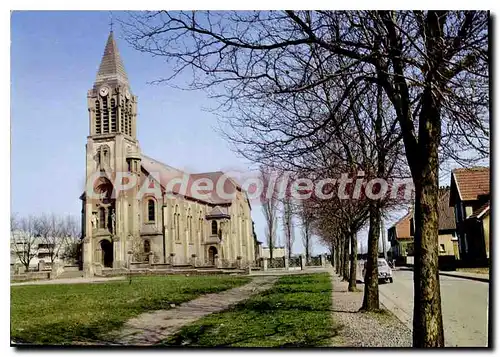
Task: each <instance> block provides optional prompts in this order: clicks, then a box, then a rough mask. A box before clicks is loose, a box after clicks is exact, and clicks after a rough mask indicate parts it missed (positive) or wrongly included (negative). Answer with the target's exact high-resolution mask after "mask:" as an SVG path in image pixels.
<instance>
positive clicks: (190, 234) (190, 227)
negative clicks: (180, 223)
mask: <svg viewBox="0 0 500 357" xmlns="http://www.w3.org/2000/svg"><path fill="white" fill-rule="evenodd" d="M187 223H188V238H189V243H190V244H193V243H194V239H193V216H192V215H191V208H189V209H188V217H187Z"/></svg>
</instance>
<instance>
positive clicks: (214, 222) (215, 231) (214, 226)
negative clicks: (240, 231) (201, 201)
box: [212, 221, 219, 235]
mask: <svg viewBox="0 0 500 357" xmlns="http://www.w3.org/2000/svg"><path fill="white" fill-rule="evenodd" d="M218 233H219V232H218V231H217V221H212V235H217V234H218Z"/></svg>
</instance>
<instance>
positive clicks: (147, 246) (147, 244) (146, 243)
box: [144, 239, 151, 253]
mask: <svg viewBox="0 0 500 357" xmlns="http://www.w3.org/2000/svg"><path fill="white" fill-rule="evenodd" d="M149 252H151V243H150V242H149V240H148V239H146V240H145V241H144V253H149Z"/></svg>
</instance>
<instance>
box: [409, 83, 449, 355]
mask: <svg viewBox="0 0 500 357" xmlns="http://www.w3.org/2000/svg"><path fill="white" fill-rule="evenodd" d="M436 96H439V94H438V93H435V94H434V95H433V93H432V89H426V90H425V91H424V93H423V98H422V101H423V102H422V111H421V112H420V118H419V119H420V123H419V143H418V144H419V145H418V147H419V155H418V156H419V157H420V161H419V165H418V168H419V169H420V170H416V171H415V173H416V174H417V175H419V176H420V177H418V176H417V177H413V180H414V182H415V195H416V197H415V198H416V202H415V244H414V246H415V251H414V254H415V257H414V259H415V267H414V273H413V281H414V294H415V295H414V302H415V303H414V309H413V346H414V347H444V333H443V318H442V311H441V291H440V285H439V268H438V189H439V176H438V174H439V160H438V146H439V142H440V138H441V120H440V110H439V106H438V104H437V103H436V102H437V99H436Z"/></svg>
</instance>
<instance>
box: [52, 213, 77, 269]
mask: <svg viewBox="0 0 500 357" xmlns="http://www.w3.org/2000/svg"><path fill="white" fill-rule="evenodd" d="M61 223H62V227H61V246H60V249H59V250H58V252H57V254H58V256H59V257H60V258H61V259H63V260H65V261H67V262H72V263H74V262H76V261H78V259H80V256H79V246H80V245H81V228H80V224H79V221H78V219H75V218H74V217H72V216H69V215H68V216H66V217H65V218H64V220H62V222H61Z"/></svg>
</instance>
